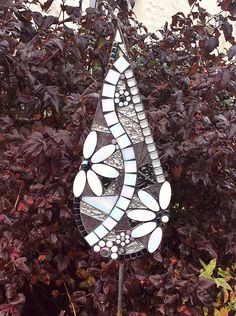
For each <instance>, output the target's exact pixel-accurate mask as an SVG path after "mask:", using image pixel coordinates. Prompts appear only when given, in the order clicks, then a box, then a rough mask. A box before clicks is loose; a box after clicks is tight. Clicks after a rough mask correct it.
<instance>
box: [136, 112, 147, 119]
mask: <svg viewBox="0 0 236 316" xmlns="http://www.w3.org/2000/svg"><path fill="white" fill-rule="evenodd" d="M137 115H138V118H139V120H144V119H145V118H146V114H145V113H144V112H139V113H138V114H137Z"/></svg>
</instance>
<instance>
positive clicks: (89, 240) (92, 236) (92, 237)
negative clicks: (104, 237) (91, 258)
mask: <svg viewBox="0 0 236 316" xmlns="http://www.w3.org/2000/svg"><path fill="white" fill-rule="evenodd" d="M84 239H85V240H86V241H87V243H88V244H89V245H90V246H93V245H94V244H96V243H97V242H98V241H99V238H98V236H97V235H95V233H94V232H92V233H90V234H88V235H87V236H85V237H84Z"/></svg>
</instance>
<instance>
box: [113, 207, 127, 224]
mask: <svg viewBox="0 0 236 316" xmlns="http://www.w3.org/2000/svg"><path fill="white" fill-rule="evenodd" d="M124 214H125V212H124V211H122V210H120V209H119V208H118V207H115V208H114V209H113V210H112V212H111V213H110V216H111V217H112V218H114V219H115V220H117V221H119V220H120V219H121V218H122V216H123V215H124Z"/></svg>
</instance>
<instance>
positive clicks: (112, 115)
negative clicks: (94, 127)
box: [104, 112, 118, 126]
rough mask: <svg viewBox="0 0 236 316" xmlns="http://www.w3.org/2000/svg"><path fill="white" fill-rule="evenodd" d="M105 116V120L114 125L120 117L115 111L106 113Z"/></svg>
mask: <svg viewBox="0 0 236 316" xmlns="http://www.w3.org/2000/svg"><path fill="white" fill-rule="evenodd" d="M104 117H105V120H106V122H107V125H108V126H112V125H114V124H116V123H118V118H117V115H116V113H115V112H111V113H108V114H105V115H104Z"/></svg>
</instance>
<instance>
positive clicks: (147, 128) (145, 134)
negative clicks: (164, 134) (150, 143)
mask: <svg viewBox="0 0 236 316" xmlns="http://www.w3.org/2000/svg"><path fill="white" fill-rule="evenodd" d="M143 135H144V136H149V135H151V129H150V128H149V127H146V128H144V129H143Z"/></svg>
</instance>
